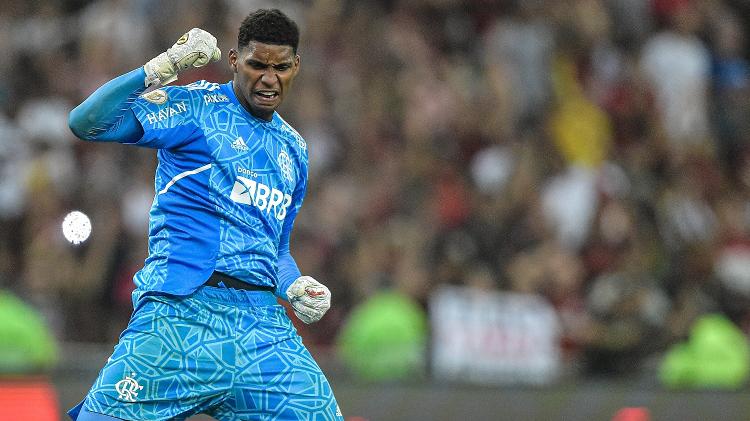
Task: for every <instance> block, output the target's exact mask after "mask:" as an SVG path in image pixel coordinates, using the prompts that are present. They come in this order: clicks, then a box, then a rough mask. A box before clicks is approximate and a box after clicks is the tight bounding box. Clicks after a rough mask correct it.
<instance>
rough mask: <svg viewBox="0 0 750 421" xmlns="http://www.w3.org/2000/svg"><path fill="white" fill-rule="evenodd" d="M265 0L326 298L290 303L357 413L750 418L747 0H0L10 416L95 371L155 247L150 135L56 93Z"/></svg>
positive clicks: (54, 397) (304, 241) (221, 69)
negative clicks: (96, 121) (130, 140)
mask: <svg viewBox="0 0 750 421" xmlns="http://www.w3.org/2000/svg"><path fill="white" fill-rule="evenodd" d="M258 7H278V8H281V9H283V10H284V11H285V12H286V13H288V14H290V15H291V16H293V17H294V18H295V19H296V20H297V21H298V22H299V23H300V26H301V30H302V41H301V46H300V54H301V56H302V69H301V74H300V75H299V77H298V79H297V81H296V83H295V87H294V90H293V93H292V96H291V97H290V98H289V99H288V100H287V102H286V104H285V105H284V106H283V109H282V114H283V115H284V117H285V119H287V120H288V121H290V122H291V123H292V124H293V125H294V126H295V127H296V128H297V129H298V130H299V131H300V133H301V134H302V135H303V136H304V137H305V138H306V139H307V141H308V143H309V145H310V150H311V170H310V178H311V183H310V186H311V187H310V189H309V191H308V195H307V199H306V201H305V205H304V207H303V212H302V213H301V216H300V217H299V218H298V222H297V226H296V231H295V234H294V236H293V245H292V247H293V252H294V255H295V257H296V258H297V261H298V263H299V265H300V267H301V268H302V269H303V272H305V273H308V274H310V275H313V276H315V277H316V278H318V279H320V280H322V281H323V282H325V283H326V284H327V285H328V286H329V287H330V289H331V291H332V293H333V297H334V305H333V308H332V309H331V310H330V312H329V313H328V314H327V315H326V317H325V318H324V320H322V321H321V322H320V323H318V324H316V325H314V326H303V325H299V326H298V329H299V331H300V333H301V334H302V335H303V337H304V338H305V341H306V343H307V344H308V346H309V347H310V348H311V350H312V351H313V353H314V354H315V355H316V357H317V358H318V359H319V360H320V363H321V365H322V366H323V367H324V369H325V370H326V372H327V373H328V375H329V377H330V378H331V381H332V383H333V384H334V387H335V390H336V392H337V396H338V398H339V401H340V404H341V407H342V408H343V409H344V412H345V413H346V414H347V415H348V417H349V419H350V420H352V421H353V420H363V419H364V420H370V421H377V420H403V419H410V420H458V419H467V420H475V419H476V420H480V419H481V420H490V419H497V420H553V419H565V420H608V419H613V417H614V418H616V419H618V420H626V419H627V420H643V419H647V418H648V415H649V414H650V416H651V418H652V419H654V420H746V419H748V417H749V416H750V415H748V414H750V398H749V397H748V393H747V392H748V387H747V376H748V370H749V369H750V351H748V341H747V339H748V338H747V335H748V333H750V64H749V62H748V53H749V52H750V49H749V48H750V47H748V42H747V41H748V35H750V33H748V27H749V24H750V23H749V22H748V20H749V19H750V2H749V1H747V0H517V1H510V0H508V1H501V0H497V1H495V0H389V1H386V0H383V1H364V0H363V1H357V0H320V1H285V2H282V1H278V2H272V1H259V0H224V1H219V0H217V1H191V2H183V1H178V0H169V1H158V2H154V1H149V0H129V1H109V0H100V1H84V0H2V1H0V51H1V52H2V55H3V58H2V60H0V174H1V175H0V288H1V291H2V295H0V372H2V375H0V420H11V419H12V420H19V419H21V420H22V419H24V418H23V417H22V416H21V415H17V413H16V415H10V414H12V413H13V412H12V411H13V409H9V408H12V407H13V405H17V406H18V402H21V406H24V407H25V408H26V409H27V410H28V408H36V409H40V408H43V407H45V405H47V408H48V409H49V408H52V409H49V410H48V411H47V412H48V413H49V414H51V415H52V416H51V417H50V418H49V419H56V417H58V416H61V414H62V411H63V409H65V408H67V407H69V406H71V405H73V404H74V403H76V401H77V400H78V399H80V398H81V397H82V395H83V394H84V393H85V390H86V389H87V387H88V386H89V384H90V382H91V381H92V380H93V378H94V377H95V376H96V373H97V370H98V369H99V368H100V367H101V365H102V364H103V362H104V360H105V359H106V357H107V356H108V352H109V351H110V350H111V347H112V345H113V343H114V342H115V341H116V339H117V335H118V334H119V332H120V331H121V329H122V328H123V327H124V326H125V324H126V323H127V320H128V317H129V314H130V311H131V304H130V292H131V290H132V288H133V285H132V281H131V277H132V275H133V273H134V272H135V271H136V270H138V269H139V267H140V266H141V264H142V262H143V259H144V257H145V256H146V248H145V247H146V232H147V210H148V208H149V206H150V202H151V199H152V196H153V179H152V176H153V170H154V165H155V162H156V161H155V155H154V152H153V151H151V150H143V149H139V148H135V147H125V146H120V145H102V144H89V143H85V142H82V141H78V140H76V139H75V138H74V137H73V135H72V134H71V133H70V131H69V130H68V128H67V114H68V112H69V110H70V109H71V108H72V107H73V106H75V105H76V104H78V103H79V102H80V101H81V100H82V99H83V98H85V97H86V96H87V95H88V94H90V93H91V92H92V91H93V90H94V89H95V88H96V87H97V86H99V85H100V84H102V83H103V82H105V81H107V80H109V79H110V78H112V77H113V76H116V75H118V74H121V73H123V72H126V71H128V70H131V69H133V68H136V67H138V66H140V65H142V64H143V63H144V62H145V61H146V60H148V59H150V58H151V57H153V56H155V55H156V54H158V53H159V52H161V51H163V50H164V49H166V48H167V47H169V46H170V45H171V44H172V43H173V41H174V40H175V39H177V38H178V37H179V36H180V35H181V34H182V33H184V32H185V31H187V30H188V29H190V28H192V27H201V28H204V29H206V30H208V31H209V32H211V33H213V34H214V35H216V37H217V38H218V40H219V46H220V48H221V49H222V51H224V53H225V55H226V52H227V51H228V49H229V48H232V47H234V46H235V44H236V31H237V27H238V26H239V23H240V21H241V20H242V18H243V17H244V16H245V15H246V14H247V13H248V12H250V11H251V10H254V9H255V8H258ZM230 77H231V76H230V73H229V71H228V66H227V65H226V63H225V62H224V60H222V62H219V63H216V64H213V65H211V66H208V67H206V68H204V69H200V70H198V71H194V72H191V73H187V74H185V75H183V76H181V78H180V81H179V82H180V83H188V82H192V81H195V80H199V79H207V80H211V81H219V82H223V81H225V80H228V79H229V78H230ZM71 210H81V211H83V212H85V213H86V214H87V215H89V216H90V218H91V221H92V226H93V232H92V235H91V237H90V238H89V240H88V241H87V242H85V243H83V244H82V245H79V246H73V245H71V244H70V243H68V242H66V241H65V239H64V238H63V236H62V230H61V228H60V225H61V222H62V219H63V216H64V215H65V214H66V213H68V212H70V211H71ZM45 402H47V404H45ZM630 407H633V408H636V409H634V410H629V411H628V410H626V411H623V412H621V413H620V414H619V415H617V416H616V415H615V414H616V412H617V411H618V410H620V409H622V408H630ZM642 407H643V408H646V410H640V409H638V408H642ZM40 414H41V412H40ZM42 417H43V415H35V416H34V417H32V418H29V419H34V420H37V419H38V420H41V419H43V418H42ZM45 419H46V418H45Z"/></svg>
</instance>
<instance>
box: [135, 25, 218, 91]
mask: <svg viewBox="0 0 750 421" xmlns="http://www.w3.org/2000/svg"><path fill="white" fill-rule="evenodd" d="M220 58H221V50H220V49H219V48H218V47H217V46H216V38H214V36H213V35H211V34H209V33H208V32H206V31H204V30H203V29H199V28H193V29H191V30H190V31H189V32H187V33H186V34H185V35H183V36H181V37H180V39H178V40H177V42H176V43H175V44H174V45H173V46H172V47H171V48H169V49H167V51H165V52H163V53H161V54H159V55H158V56H156V57H154V58H152V59H151V60H149V62H148V63H146V64H145V65H144V66H143V70H145V71H146V80H145V83H146V87H149V86H151V85H156V86H157V87H159V86H164V85H166V84H168V83H171V82H174V81H175V80H177V74H178V73H180V72H182V71H184V70H186V69H190V68H193V67H201V66H205V65H207V64H208V63H210V62H212V61H217V60H219V59H220Z"/></svg>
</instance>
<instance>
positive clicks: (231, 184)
mask: <svg viewBox="0 0 750 421" xmlns="http://www.w3.org/2000/svg"><path fill="white" fill-rule="evenodd" d="M132 110H133V113H134V114H135V116H136V118H137V119H138V121H140V123H141V125H142V126H143V131H144V134H143V137H142V138H141V139H140V140H138V142H137V143H136V144H137V145H140V146H145V147H150V148H157V149H159V150H158V152H157V156H158V159H159V165H158V167H157V170H156V176H155V190H156V195H155V197H154V202H153V205H152V207H151V212H150V222H149V256H148V258H147V259H146V263H145V265H144V267H143V269H142V270H140V271H139V272H138V273H137V274H136V276H135V279H134V280H135V284H136V286H137V287H138V289H140V290H143V291H156V292H165V293H170V294H176V295H187V294H190V293H192V292H193V291H195V290H196V288H197V287H198V286H200V285H201V284H203V283H204V282H205V281H206V279H208V277H209V276H210V275H211V273H212V272H213V271H214V270H216V271H220V272H223V273H226V274H228V275H231V276H234V277H235V278H238V279H241V280H243V281H245V282H247V283H250V284H255V285H261V286H271V287H279V290H282V291H285V290H286V288H283V286H279V285H278V279H277V264H278V256H279V254H280V253H282V252H284V251H286V252H288V247H289V234H290V232H291V229H292V224H293V222H294V218H295V216H296V214H297V212H298V211H299V208H300V206H301V204H302V199H303V197H304V195H305V190H306V185H307V167H308V158H307V145H306V144H305V141H304V140H303V139H302V137H301V136H300V135H299V134H298V133H297V132H296V131H295V130H294V129H293V128H292V127H291V126H290V125H289V124H287V123H286V122H285V121H284V120H283V119H282V118H281V117H280V116H279V115H278V114H277V113H274V115H273V118H272V120H271V121H264V120H260V119H258V118H256V117H254V116H252V115H251V114H250V113H248V112H247V111H246V110H245V109H244V108H243V107H242V106H241V105H240V104H239V102H238V101H237V98H236V96H235V94H234V92H233V89H232V82H229V83H226V84H223V85H219V84H215V83H210V82H206V81H199V82H195V83H193V84H190V85H187V86H170V87H166V88H163V89H158V90H155V91H152V92H149V93H146V94H144V95H142V96H141V97H139V98H138V99H137V100H136V101H135V103H134V104H133V105H132ZM290 281H293V279H291V280H290Z"/></svg>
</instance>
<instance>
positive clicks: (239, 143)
mask: <svg viewBox="0 0 750 421" xmlns="http://www.w3.org/2000/svg"><path fill="white" fill-rule="evenodd" d="M232 149H234V150H235V151H237V152H247V151H248V149H249V148H248V147H247V143H245V140H244V139H242V136H240V137H238V138H237V139H235V141H234V142H232Z"/></svg>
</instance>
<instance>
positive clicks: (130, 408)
mask: <svg viewBox="0 0 750 421" xmlns="http://www.w3.org/2000/svg"><path fill="white" fill-rule="evenodd" d="M134 301H135V303H136V311H135V312H134V314H133V318H132V319H131V321H130V323H129V324H128V328H127V329H126V330H125V331H124V332H123V334H122V336H121V337H120V341H119V343H118V344H117V346H116V347H115V349H114V352H113V353H112V356H111V357H110V358H109V359H108V361H107V364H106V365H105V366H104V368H103V369H102V371H101V372H100V373H99V376H98V378H97V380H96V382H95V383H94V386H93V387H92V388H91V391H90V392H89V394H88V396H87V398H86V400H85V405H86V408H87V410H88V411H90V412H94V413H103V414H107V415H110V416H114V417H117V418H121V419H125V420H180V419H185V418H188V417H189V416H191V415H194V414H198V413H205V414H208V415H211V416H212V417H213V418H215V419H217V420H219V421H236V420H310V421H312V420H320V421H329V420H343V417H342V416H341V411H340V410H339V408H338V405H337V403H336V399H335V398H334V395H333V391H332V390H331V386H330V384H329V382H328V380H327V379H326V377H325V375H323V373H322V372H321V370H320V368H319V367H318V365H317V364H316V363H315V361H314V360H313V358H312V356H311V355H310V353H309V352H308V351H307V349H306V348H305V346H304V345H303V344H302V341H301V339H300V337H299V335H298V334H297V333H296V331H295V329H294V327H293V326H292V323H291V321H290V320H289V318H288V317H287V315H286V313H285V310H284V307H282V306H281V305H279V304H277V303H276V297H275V296H274V295H273V294H272V293H270V292H265V291H242V290H234V289H230V288H213V287H202V288H200V289H198V290H197V291H196V292H195V293H194V294H192V295H190V296H188V297H180V296H166V295H153V294H140V295H139V293H138V292H136V293H135V294H134ZM82 405H83V403H81V404H79V405H78V406H77V407H75V408H73V409H72V410H71V411H70V415H71V416H72V417H73V418H74V419H75V418H76V417H77V416H78V412H79V411H80V409H81V406H82Z"/></svg>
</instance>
